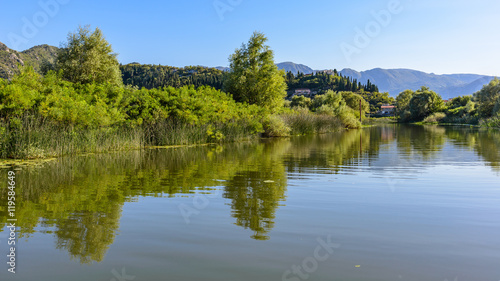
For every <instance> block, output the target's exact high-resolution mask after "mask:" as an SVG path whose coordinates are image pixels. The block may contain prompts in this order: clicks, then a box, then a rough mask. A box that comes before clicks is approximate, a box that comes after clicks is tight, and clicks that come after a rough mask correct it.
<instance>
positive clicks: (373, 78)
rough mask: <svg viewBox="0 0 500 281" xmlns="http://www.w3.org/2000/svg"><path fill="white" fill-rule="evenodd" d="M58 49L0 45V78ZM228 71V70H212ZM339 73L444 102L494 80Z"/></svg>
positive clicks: (44, 60)
mask: <svg viewBox="0 0 500 281" xmlns="http://www.w3.org/2000/svg"><path fill="white" fill-rule="evenodd" d="M58 49H59V48H57V47H54V46H49V45H39V46H35V47H32V48H30V49H28V50H25V51H22V52H18V51H15V50H12V49H9V48H8V47H7V46H6V45H5V44H3V43H1V42H0V78H11V77H12V76H13V75H14V74H16V73H17V72H18V71H19V70H18V65H25V64H31V65H33V66H34V68H35V69H36V70H40V69H41V68H42V66H43V65H44V64H51V63H53V62H54V61H55V58H56V56H57V51H58ZM277 66H278V68H280V69H284V70H285V71H287V72H288V71H291V72H292V73H294V74H295V73H297V72H302V73H304V74H310V73H315V72H318V71H321V70H313V69H312V68H310V67H308V66H306V65H303V64H296V63H293V62H282V63H278V64H277ZM215 68H217V69H219V70H223V71H227V70H229V68H228V67H223V66H218V67H215ZM340 73H341V74H342V75H344V76H348V77H351V78H353V79H356V80H357V81H358V82H361V83H362V84H366V83H367V81H368V80H370V82H371V83H372V84H375V85H377V86H378V88H379V90H380V91H381V92H389V94H390V95H391V96H396V95H397V94H399V93H400V92H402V91H404V90H406V89H410V90H417V89H419V88H420V87H421V86H426V87H429V88H430V89H431V90H433V91H435V92H437V93H439V94H440V95H441V96H442V97H443V99H449V98H453V97H456V96H463V95H471V94H473V93H474V92H477V91H479V90H480V89H481V88H482V86H483V85H485V84H488V83H489V82H490V81H491V80H492V79H493V78H494V77H493V76H485V75H479V74H444V75H437V74H434V73H425V72H422V71H417V70H412V69H381V68H375V69H371V70H367V71H361V72H358V71H356V70H353V69H349V68H346V69H343V70H341V71H340Z"/></svg>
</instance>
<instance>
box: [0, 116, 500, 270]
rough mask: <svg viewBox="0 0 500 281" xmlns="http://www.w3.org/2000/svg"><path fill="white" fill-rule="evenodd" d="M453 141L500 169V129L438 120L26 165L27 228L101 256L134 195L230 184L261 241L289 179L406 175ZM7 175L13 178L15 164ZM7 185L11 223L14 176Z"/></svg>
mask: <svg viewBox="0 0 500 281" xmlns="http://www.w3.org/2000/svg"><path fill="white" fill-rule="evenodd" d="M447 146H451V147H452V148H454V149H457V151H459V149H468V150H473V151H475V153H476V154H477V155H478V156H480V157H481V158H482V159H483V160H484V161H485V162H486V163H487V164H488V165H489V166H491V168H492V169H493V170H495V171H497V172H499V173H500V133H499V132H498V131H486V130H478V129H474V128H453V127H437V126H425V127H422V126H395V125H389V126H381V127H373V128H367V129H364V130H353V131H346V132H342V133H337V134H328V135H320V136H311V137H298V138H291V139H280V140H274V141H271V140H268V141H262V142H257V143H242V144H232V145H226V146H205V147H192V148H177V149H152V150H144V151H134V152H127V153H112V154H103V155H87V156H81V157H74V158H63V159H59V160H57V161H54V162H49V163H46V164H45V165H44V167H42V168H25V169H23V170H21V171H18V173H17V174H18V175H17V192H18V194H17V219H18V222H19V223H20V225H19V226H20V232H19V234H20V235H21V237H26V238H29V237H30V236H31V235H32V234H33V233H36V232H37V231H39V232H45V233H47V234H52V235H54V236H55V239H56V240H55V241H56V242H55V247H56V248H58V249H64V250H65V251H67V252H68V253H69V254H70V256H71V257H72V258H74V259H76V260H78V261H80V262H81V263H91V262H100V261H102V260H103V259H104V257H105V255H106V252H107V250H108V248H109V246H110V245H111V244H112V243H113V241H114V239H115V236H116V235H117V232H118V230H119V221H120V217H121V215H122V208H123V205H124V203H125V202H134V201H136V200H137V199H138V198H139V197H143V196H153V197H166V198H172V197H176V196H185V195H186V194H193V193H194V192H195V191H196V190H199V189H206V190H210V189H211V188H216V187H220V186H221V182H222V183H223V186H222V188H223V198H226V199H227V204H229V205H230V206H231V215H232V217H233V218H234V223H235V224H236V225H238V226H241V227H244V228H246V229H249V230H250V231H251V232H253V234H250V235H249V236H251V237H252V238H253V239H257V240H267V239H269V238H270V236H271V231H272V229H273V227H274V223H275V217H276V211H277V209H278V208H279V207H280V206H284V205H285V199H286V193H287V186H288V182H287V181H288V180H289V179H290V178H293V177H294V175H295V174H301V175H303V174H317V173H321V174H336V173H350V172H351V171H354V170H355V169H362V168H371V169H388V170H391V171H394V172H395V173H396V175H397V173H398V169H402V168H404V169H410V168H411V169H413V170H414V171H415V172H418V170H419V169H420V168H421V166H422V165H431V164H432V163H433V162H434V161H435V160H436V159H437V157H438V155H439V152H440V151H442V150H443V149H445V148H446V147H447ZM382 152H383V153H382ZM462 161H465V160H463V159H462ZM373 163H377V165H372V164H373ZM372 166H376V168H375V167H372ZM0 173H1V174H2V178H6V174H7V171H6V170H1V171H0ZM0 187H1V195H0V200H1V202H2V203H1V204H3V205H2V206H1V210H0V224H2V226H4V225H5V224H6V222H7V212H6V211H7V207H6V205H5V204H6V202H7V200H6V198H7V189H6V182H5V181H2V183H1V185H0ZM167 200H168V199H167ZM4 229H5V228H4V227H2V231H4Z"/></svg>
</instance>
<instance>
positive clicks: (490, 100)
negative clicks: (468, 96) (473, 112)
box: [474, 78, 500, 118]
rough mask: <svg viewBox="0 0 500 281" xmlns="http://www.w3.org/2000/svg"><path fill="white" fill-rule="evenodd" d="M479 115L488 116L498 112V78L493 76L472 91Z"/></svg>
mask: <svg viewBox="0 0 500 281" xmlns="http://www.w3.org/2000/svg"><path fill="white" fill-rule="evenodd" d="M474 101H475V102H476V103H477V104H478V113H479V116H480V117H483V118H488V117H491V116H494V115H496V114H499V113H500V80H499V79H498V78H495V79H493V80H491V82H490V83H489V84H488V85H484V86H483V88H482V89H481V90H480V91H478V92H476V93H474Z"/></svg>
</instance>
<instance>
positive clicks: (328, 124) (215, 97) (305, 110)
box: [0, 26, 500, 159]
mask: <svg viewBox="0 0 500 281" xmlns="http://www.w3.org/2000/svg"><path fill="white" fill-rule="evenodd" d="M266 42H267V38H266V37H265V35H264V34H262V33H259V32H255V33H254V34H253V35H252V36H251V37H250V39H249V41H248V42H247V43H246V44H243V45H242V46H241V48H239V49H236V50H235V52H234V53H233V54H232V55H231V56H230V57H229V62H230V67H229V70H228V71H223V70H219V69H215V68H206V67H200V66H192V67H185V68H176V67H168V66H153V65H140V64H138V63H132V64H128V65H120V64H119V62H118V60H117V55H116V54H115V53H114V52H113V50H112V47H111V45H110V44H109V43H108V42H107V41H106V39H105V38H104V35H103V33H102V31H101V30H100V29H99V28H96V29H95V30H93V31H92V30H91V29H90V28H89V27H88V26H87V27H80V28H79V29H78V30H77V31H76V32H74V33H70V34H69V35H68V38H67V42H66V43H65V44H64V45H63V46H62V47H61V48H55V49H54V48H50V49H48V50H50V54H54V56H55V57H54V59H47V58H50V54H49V53H47V54H44V55H43V56H41V57H42V58H43V60H40V61H38V62H36V63H30V64H28V63H26V64H25V65H19V66H18V70H16V71H15V72H13V73H11V75H9V77H8V79H7V78H6V79H1V78H0V158H3V159H5V158H20V159H29V158H46V157H54V156H61V155H69V154H78V153H87V152H104V151H111V150H124V149H137V148H141V147H145V146H167V145H188V144H202V143H220V142H235V141H241V140H249V139H257V138H259V137H282V136H290V135H304V134H314V133H326V132H332V131H338V130H342V129H345V128H348V129H356V128H360V127H361V122H360V121H359V120H360V119H361V118H363V117H364V116H365V115H367V114H369V113H372V114H373V113H375V112H379V111H380V109H381V107H382V105H395V106H396V107H395V108H396V110H395V116H396V118H397V119H398V120H399V121H400V122H419V121H423V122H426V123H441V122H442V123H467V124H479V125H482V126H488V127H500V117H499V116H500V83H499V80H498V79H495V80H493V81H491V82H490V84H488V85H485V86H484V87H483V89H482V90H481V91H479V92H477V93H475V94H474V96H465V97H457V98H454V99H452V100H450V101H448V102H447V103H445V102H444V101H443V100H442V99H441V97H440V96H439V95H438V94H437V93H435V92H433V91H431V90H430V89H428V88H425V87H422V88H421V89H420V90H417V91H411V90H407V91H404V92H402V93H400V94H399V95H398V96H397V98H396V99H394V98H392V97H390V96H389V94H388V93H379V92H378V88H377V86H376V85H373V84H371V83H370V81H368V83H367V84H362V83H359V82H357V81H356V80H355V79H351V78H349V77H345V76H342V75H341V74H339V73H337V71H331V72H327V71H325V72H316V73H313V74H309V75H305V74H302V73H291V72H288V73H285V72H284V71H283V70H279V69H278V67H277V66H276V65H275V63H274V54H273V51H272V50H271V49H270V48H269V46H267V45H266ZM4 74H5V73H4ZM301 88H307V89H312V90H313V91H312V92H311V91H310V90H308V92H307V94H304V93H299V92H300V89H301Z"/></svg>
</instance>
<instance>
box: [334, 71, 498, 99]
mask: <svg viewBox="0 0 500 281" xmlns="http://www.w3.org/2000/svg"><path fill="white" fill-rule="evenodd" d="M340 73H341V74H342V75H345V76H349V77H352V78H355V79H357V80H358V81H359V82H361V83H366V81H367V80H368V79H369V80H370V82H372V83H373V84H375V85H377V86H378V87H379V89H380V91H383V92H389V94H390V95H391V96H396V95H397V94H399V93H400V92H402V91H404V90H406V89H410V90H417V89H419V88H420V87H421V86H426V87H429V88H430V89H431V90H433V91H435V92H437V93H439V94H440V95H441V97H442V98H443V99H449V98H453V97H457V96H463V95H472V94H473V93H475V92H477V91H479V90H481V88H482V87H483V85H484V84H488V83H489V82H490V81H491V80H492V79H493V78H494V77H493V76H486V75H479V74H443V75H437V74H434V73H430V74H429V73H425V72H422V71H417V70H412V69H381V68H375V69H371V70H367V71H361V72H358V71H355V70H352V69H349V68H346V69H343V70H341V71H340Z"/></svg>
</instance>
